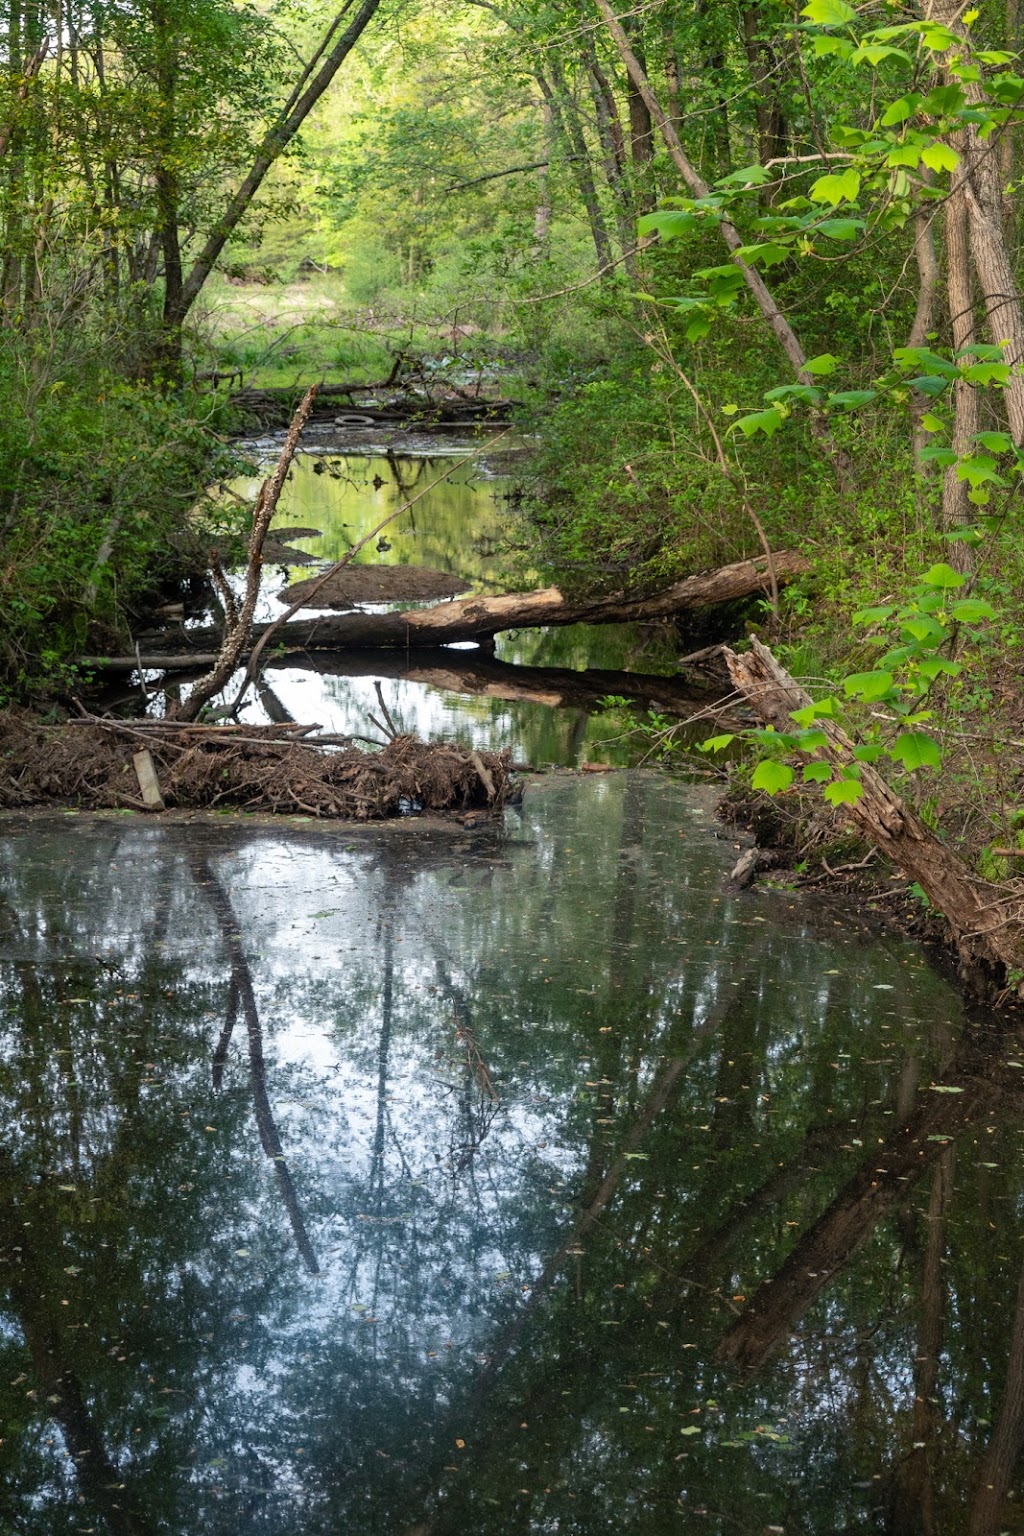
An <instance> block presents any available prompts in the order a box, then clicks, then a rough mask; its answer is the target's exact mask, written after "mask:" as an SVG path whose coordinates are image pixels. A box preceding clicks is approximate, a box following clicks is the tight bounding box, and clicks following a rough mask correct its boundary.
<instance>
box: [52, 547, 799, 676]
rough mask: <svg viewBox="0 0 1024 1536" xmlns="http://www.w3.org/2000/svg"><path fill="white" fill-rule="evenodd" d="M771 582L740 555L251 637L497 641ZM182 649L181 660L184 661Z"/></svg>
mask: <svg viewBox="0 0 1024 1536" xmlns="http://www.w3.org/2000/svg"><path fill="white" fill-rule="evenodd" d="M772 565H773V568H774V574H775V580H776V582H777V583H778V584H780V585H781V584H782V583H784V582H786V581H787V580H791V579H792V578H793V577H794V576H797V575H802V574H803V573H804V572H806V571H808V570H809V569H810V562H809V561H807V560H806V559H804V557H803V556H802V555H798V554H796V553H794V552H793V551H792V550H781V551H780V552H779V553H778V554H775V555H773V556H772ZM769 587H770V577H769V574H768V561H767V559H766V557H765V556H763V555H762V556H759V557H758V558H757V559H755V560H738V561H736V562H734V563H733V564H732V565H723V566H720V567H719V569H718V570H714V571H706V572H703V573H701V574H700V575H697V576H687V577H685V578H684V579H683V580H682V581H677V582H675V583H674V584H673V585H672V586H671V587H667V588H665V589H664V590H663V591H661V592H657V593H655V594H653V595H652V596H649V597H639V598H630V597H624V596H622V595H621V594H619V595H617V596H611V597H592V598H577V599H572V598H567V597H565V596H564V595H563V594H562V592H561V591H560V590H559V589H558V587H542V588H541V589H540V590H538V591H533V592H505V593H502V594H500V595H499V596H497V597H481V596H473V597H465V598H458V599H456V600H455V601H453V602H450V603H438V604H437V605H436V606H435V607H433V608H416V609H403V610H400V611H397V612H392V613H365V612H361V611H359V612H354V613H342V614H331V615H330V616H327V617H323V618H313V619H293V620H291V621H289V622H288V623H284V624H280V623H279V624H277V625H274V626H271V625H266V624H264V625H259V624H256V625H254V626H253V630H252V640H253V641H254V642H255V641H257V640H259V639H260V638H261V636H262V635H263V634H264V633H265V631H266V630H267V629H270V628H273V636H272V644H273V645H274V646H275V647H284V648H285V649H295V650H306V651H345V650H374V649H377V648H380V649H384V650H390V649H395V648H398V649H402V650H424V649H425V650H432V649H435V648H436V647H438V646H442V645H452V644H454V643H456V642H458V641H467V640H490V639H492V638H493V637H494V636H495V635H498V634H501V633H502V632H503V631H505V630H510V629H537V628H546V627H548V626H550V625H564V624H629V623H634V622H637V621H642V620H649V619H668V618H673V617H674V616H675V615H676V614H679V613H685V612H687V611H691V610H693V609H699V608H712V607H715V606H716V605H718V604H720V603H729V602H736V601H738V600H740V599H743V598H748V597H753V596H755V595H756V594H757V593H765V592H767V591H768V590H769ZM188 638H189V642H190V644H191V646H193V647H194V648H195V651H196V652H206V651H212V650H213V649H215V647H216V646H217V644H218V639H219V636H218V632H217V631H216V630H213V629H198V630H190V631H189V634H188ZM185 654H186V653H182V657H181V658H180V660H184V659H185ZM131 660H132V658H131V657H128V656H120V657H109V658H104V657H93V656H90V657H84V658H82V660H81V665H83V666H87V667H93V668H96V669H103V668H108V669H110V670H118V671H121V670H124V668H125V666H126V665H127V664H128V663H129V662H130V661H131ZM142 662H143V665H144V666H152V667H153V668H154V670H156V669H159V668H161V666H162V667H164V668H166V667H167V666H168V665H178V664H180V661H175V658H174V657H173V656H169V655H167V654H166V653H163V654H161V656H160V657H159V659H158V660H156V659H153V660H149V659H147V657H145V656H143V658H142Z"/></svg>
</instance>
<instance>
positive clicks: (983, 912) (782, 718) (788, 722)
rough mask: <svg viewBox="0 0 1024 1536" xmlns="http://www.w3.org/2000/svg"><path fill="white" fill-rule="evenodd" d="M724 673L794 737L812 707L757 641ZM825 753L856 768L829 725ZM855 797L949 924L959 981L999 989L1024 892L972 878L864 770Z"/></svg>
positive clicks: (896, 860) (849, 810) (769, 720)
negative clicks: (797, 715)
mask: <svg viewBox="0 0 1024 1536" xmlns="http://www.w3.org/2000/svg"><path fill="white" fill-rule="evenodd" d="M725 656H726V661H727V663H728V667H729V673H730V676H731V677H732V680H733V682H734V683H735V685H736V687H737V688H738V689H739V691H740V692H741V693H742V694H743V696H744V697H745V698H746V700H747V702H748V703H749V704H750V705H751V706H752V707H753V709H754V710H755V711H756V712H757V714H758V715H759V716H760V717H761V719H762V720H764V721H765V723H766V724H767V725H771V726H773V727H774V728H775V730H777V731H792V729H793V721H792V715H793V713H794V711H795V710H799V709H806V708H807V706H808V705H809V704H810V703H811V702H812V700H811V698H810V695H809V694H807V693H805V692H804V690H803V689H802V688H801V687H800V685H799V683H798V682H797V681H796V679H795V678H793V677H791V676H790V674H789V673H788V672H787V671H786V669H785V667H783V666H781V665H780V664H779V662H778V661H776V659H775V657H774V656H773V655H772V653H771V651H770V650H769V649H768V648H767V646H764V645H762V644H761V643H760V641H758V640H756V639H755V640H753V641H752V642H751V649H750V651H749V652H747V653H746V654H744V655H742V656H737V655H736V654H735V652H733V651H729V650H727V651H726V653H725ZM815 724H816V726H818V727H819V728H820V729H821V730H822V731H823V732H824V733H825V736H826V738H827V742H828V744H827V746H825V747H823V748H822V749H821V750H820V751H819V752H816V753H815V754H814V756H815V757H817V758H820V759H821V760H822V761H825V762H829V763H832V764H833V765H835V766H836V767H839V768H846V767H849V766H851V765H852V764H854V763H856V762H857V760H856V758H855V757H854V744H853V742H852V741H851V740H850V738H849V736H847V734H846V732H845V731H844V730H842V728H841V727H840V726H838V725H836V723H835V722H834V721H833V720H830V719H828V718H827V717H821V718H819V719H818V720H817V721H816V722H815ZM857 768H858V772H859V777H860V784H861V790H862V793H861V796H860V799H859V800H857V801H856V802H855V803H854V804H853V805H845V806H843V807H842V811H843V814H844V815H845V817H846V819H847V820H848V821H849V822H851V823H852V825H853V826H854V827H855V828H856V829H857V831H858V832H859V833H860V834H861V836H862V837H865V838H866V839H867V840H868V842H869V843H871V844H872V845H873V846H874V847H876V848H877V849H878V850H879V851H880V852H881V853H883V854H885V856H886V857H887V858H889V859H891V860H892V862H893V864H895V865H896V867H897V868H898V869H900V870H902V872H903V873H904V874H905V875H906V876H907V878H908V879H909V880H913V881H916V882H917V884H918V885H919V886H920V887H921V889H922V890H923V891H924V893H925V895H926V896H927V897H928V900H929V901H930V902H931V904H932V906H933V907H934V908H935V909H936V911H937V912H939V913H941V914H942V916H943V917H944V918H945V919H946V922H947V923H948V924H949V928H950V933H951V935H952V938H953V942H954V943H955V945H956V948H957V951H958V953H959V956H960V961H961V966H962V969H963V971H964V974H965V976H969V977H971V978H972V979H974V980H978V979H982V978H984V979H986V980H987V981H988V982H990V983H991V982H995V983H997V984H998V985H1003V984H1004V983H1005V982H1006V979H1007V976H1008V973H1013V972H1017V971H1019V970H1020V969H1021V967H1022V965H1024V892H1022V893H1021V894H1019V895H1014V894H1012V893H1008V892H1007V890H1006V887H1005V886H996V885H993V884H992V883H991V882H990V881H988V880H983V879H981V878H980V877H979V876H977V875H975V874H972V872H971V870H970V869H968V867H967V865H966V864H965V863H964V861H963V860H962V859H961V858H960V857H959V856H958V855H957V854H955V853H954V852H953V851H952V850H951V849H949V848H947V847H945V846H944V844H943V843H941V842H940V841H939V839H938V838H937V837H936V836H935V833H934V832H932V831H931V829H930V828H929V827H927V826H926V825H925V823H924V822H923V821H922V820H921V818H920V816H918V814H917V812H916V811H914V810H913V809H912V808H911V807H910V806H908V805H906V804H904V802H903V801H902V800H901V799H900V797H899V796H898V795H897V794H895V793H894V791H893V790H892V789H890V788H889V785H888V784H887V783H886V782H885V780H884V779H883V778H882V776H881V774H879V773H877V772H876V770H875V769H874V768H872V767H871V766H870V765H869V764H867V763H858V764H857Z"/></svg>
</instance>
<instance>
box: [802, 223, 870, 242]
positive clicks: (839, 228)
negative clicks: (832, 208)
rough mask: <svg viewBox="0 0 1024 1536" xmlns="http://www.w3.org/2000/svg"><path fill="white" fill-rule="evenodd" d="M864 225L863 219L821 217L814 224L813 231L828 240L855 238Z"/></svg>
mask: <svg viewBox="0 0 1024 1536" xmlns="http://www.w3.org/2000/svg"><path fill="white" fill-rule="evenodd" d="M864 227H865V225H864V220H863V219H822V221H821V223H820V224H816V225H815V226H814V233H815V234H816V235H825V236H826V238H827V239H829V240H855V239H856V238H857V236H858V235H859V233H860V231H861V230H862V229H863V228H864Z"/></svg>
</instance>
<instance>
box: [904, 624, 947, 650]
mask: <svg viewBox="0 0 1024 1536" xmlns="http://www.w3.org/2000/svg"><path fill="white" fill-rule="evenodd" d="M900 627H901V628H902V629H903V630H904V631H905V632H906V634H908V635H909V636H910V638H911V640H916V641H917V643H918V645H923V644H924V642H925V641H926V640H930V641H932V642H933V644H935V645H941V644H942V642H943V640H945V639H946V638H947V631H946V627H945V625H943V624H940V623H939V622H938V620H937V619H925V618H922V619H904V620H903V621H902V623H901V626H900Z"/></svg>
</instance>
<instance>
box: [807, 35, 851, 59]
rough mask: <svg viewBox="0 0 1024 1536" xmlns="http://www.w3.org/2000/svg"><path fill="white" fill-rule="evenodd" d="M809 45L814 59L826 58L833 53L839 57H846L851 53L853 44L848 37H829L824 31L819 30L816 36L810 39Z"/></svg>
mask: <svg viewBox="0 0 1024 1536" xmlns="http://www.w3.org/2000/svg"><path fill="white" fill-rule="evenodd" d="M811 46H812V48H813V50H814V57H815V58H816V59H823V58H826V57H827V56H828V55H829V54H835V55H836V57H837V58H840V59H848V58H849V57H850V55H851V54H852V53H853V44H852V43H851V42H850V40H849V38H846V37H829V36H828V35H827V34H826V33H824V32H819V33H818V35H817V37H813V38H812V39H811Z"/></svg>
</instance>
